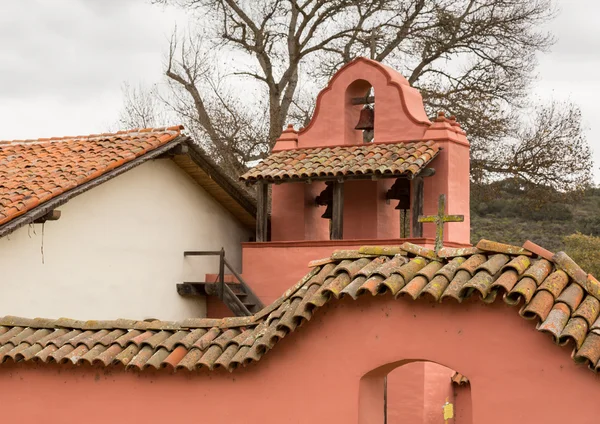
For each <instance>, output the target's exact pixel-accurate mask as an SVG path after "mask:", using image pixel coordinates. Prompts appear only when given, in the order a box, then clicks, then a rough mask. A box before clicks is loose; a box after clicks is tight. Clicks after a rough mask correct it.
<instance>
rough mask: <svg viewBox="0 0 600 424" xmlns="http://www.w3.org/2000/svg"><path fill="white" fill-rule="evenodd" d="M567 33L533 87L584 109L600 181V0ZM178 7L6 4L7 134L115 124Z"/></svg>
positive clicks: (562, 0) (74, 0)
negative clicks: (126, 88)
mask: <svg viewBox="0 0 600 424" xmlns="http://www.w3.org/2000/svg"><path fill="white" fill-rule="evenodd" d="M558 5H559V7H560V9H561V10H560V14H559V16H558V17H557V18H556V19H555V20H554V21H553V22H552V23H551V24H550V25H549V28H550V30H551V31H552V32H553V33H554V34H555V36H556V37H557V39H558V42H557V43H556V45H554V47H553V49H552V52H551V53H549V54H546V55H543V56H540V66H539V68H538V74H539V79H538V82H537V83H536V86H535V87H534V91H535V93H536V94H537V95H539V96H540V97H541V98H555V99H570V100H572V101H574V102H575V103H577V104H579V105H580V106H581V108H582V110H583V119H584V124H585V127H586V129H587V131H586V135H587V138H588V140H589V142H590V144H591V145H592V147H593V148H594V153H595V159H596V166H595V180H596V181H597V182H600V170H599V169H598V168H599V166H600V121H599V120H598V119H593V116H594V115H593V114H594V113H595V109H596V107H597V104H598V99H597V97H600V72H598V69H600V25H598V23H597V15H596V14H595V11H597V10H600V3H598V0H559V1H558ZM186 22H187V16H186V15H185V13H184V12H183V11H181V10H179V9H174V8H163V7H158V6H153V5H151V4H149V2H148V1H144V0H12V1H10V0H1V6H0V51H1V53H2V59H0V140H10V139H22V138H39V137H51V136H63V135H77V134H90V133H95V132H103V131H106V130H107V128H108V127H109V126H114V123H115V122H116V120H117V116H118V113H119V110H120V107H121V104H122V95H121V87H122V85H123V83H124V82H125V81H129V82H131V83H132V84H137V83H138V82H141V83H145V84H148V85H150V84H153V83H156V82H158V81H160V80H161V78H162V73H163V64H164V54H165V51H166V48H167V45H168V39H169V35H170V34H171V32H172V30H173V28H174V26H175V25H176V24H177V25H178V26H179V27H183V26H185V25H186Z"/></svg>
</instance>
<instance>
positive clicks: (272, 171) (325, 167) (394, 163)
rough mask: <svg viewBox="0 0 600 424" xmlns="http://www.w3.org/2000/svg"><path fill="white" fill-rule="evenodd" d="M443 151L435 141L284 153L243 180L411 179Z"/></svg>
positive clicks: (268, 161)
mask: <svg viewBox="0 0 600 424" xmlns="http://www.w3.org/2000/svg"><path fill="white" fill-rule="evenodd" d="M439 150H440V149H439V147H438V145H437V144H436V143H434V142H433V141H427V142H424V141H419V142H415V143H369V144H361V145H352V146H335V147H314V148H302V149H294V150H283V151H280V152H277V153H273V154H272V155H270V156H269V157H267V158H266V159H265V160H264V161H262V162H261V163H259V164H258V165H257V166H256V167H254V168H252V169H251V170H249V171H248V172H246V173H245V174H244V175H242V176H241V177H240V179H241V180H242V181H246V182H247V183H255V182H256V181H258V180H267V181H269V182H273V181H286V180H295V179H309V178H310V179H328V178H329V179H332V178H335V177H339V176H342V177H356V176H369V175H384V176H385V175H388V176H400V175H402V176H407V177H409V178H410V177H414V176H415V175H417V174H418V173H419V172H421V170H423V169H424V168H425V167H426V166H427V164H428V163H429V162H431V160H432V159H433V158H434V157H435V156H436V155H437V154H438V153H439Z"/></svg>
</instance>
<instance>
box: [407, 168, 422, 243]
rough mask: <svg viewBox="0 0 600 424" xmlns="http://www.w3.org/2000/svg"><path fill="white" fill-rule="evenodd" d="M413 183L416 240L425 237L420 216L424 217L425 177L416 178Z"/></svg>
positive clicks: (413, 225) (413, 229)
mask: <svg viewBox="0 0 600 424" xmlns="http://www.w3.org/2000/svg"><path fill="white" fill-rule="evenodd" d="M412 183H413V186H412V191H411V197H412V199H411V202H410V203H411V208H412V211H411V213H412V236H413V237H415V238H416V237H423V224H422V223H421V222H419V216H421V215H423V177H416V178H415V179H414V180H413V182H412Z"/></svg>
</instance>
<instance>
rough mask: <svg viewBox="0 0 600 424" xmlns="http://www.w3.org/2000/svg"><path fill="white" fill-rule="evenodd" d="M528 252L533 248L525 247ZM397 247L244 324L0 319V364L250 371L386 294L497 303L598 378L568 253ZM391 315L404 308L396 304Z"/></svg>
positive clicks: (599, 328) (592, 322)
mask: <svg viewBox="0 0 600 424" xmlns="http://www.w3.org/2000/svg"><path fill="white" fill-rule="evenodd" d="M530 246H532V245H531V244H530ZM441 256H443V257H440V255H436V254H435V252H433V251H431V250H429V249H427V248H423V247H420V246H415V245H412V244H409V243H405V244H403V245H402V246H398V247H390V246H385V247H363V248H361V249H359V250H354V251H338V252H335V253H334V254H333V255H332V256H331V257H330V258H327V259H325V260H320V261H318V263H319V265H317V266H315V267H314V268H313V269H312V270H311V271H310V272H309V273H308V274H307V275H306V276H305V277H304V278H303V279H302V280H301V281H300V282H298V283H297V284H296V285H295V286H293V287H292V288H291V289H289V290H288V291H287V292H286V293H285V294H284V295H283V296H282V297H281V298H279V299H278V300H277V301H275V302H274V303H273V304H271V305H270V306H268V307H266V308H264V309H263V310H262V311H260V312H258V313H257V314H255V315H252V316H249V317H238V318H223V319H206V318H192V319H188V320H184V321H181V322H165V321H153V322H143V321H132V320H116V321H87V322H84V321H75V320H70V319H64V318H63V319H58V320H46V319H25V318H15V317H4V318H1V319H0V362H3V361H5V360H12V361H26V362H27V361H40V362H59V363H67V362H72V363H75V364H83V363H89V364H98V365H102V366H109V365H124V366H126V367H128V368H133V369H139V370H143V369H147V368H156V369H158V368H167V369H171V370H176V369H186V370H190V371H192V370H197V369H199V368H202V367H206V368H208V369H209V370H213V369H215V368H220V367H222V368H226V369H228V370H229V371H233V370H234V369H235V368H237V367H239V366H240V365H244V366H245V365H247V364H249V363H251V362H256V361H258V360H260V359H261V357H262V356H263V355H264V354H265V353H266V352H268V351H269V350H271V349H272V348H273V347H274V346H275V345H276V343H277V342H278V341H279V340H281V339H282V338H283V337H285V336H287V335H289V334H291V333H293V332H294V331H295V329H296V328H298V326H300V325H301V324H303V323H305V322H306V321H308V320H310V319H311V318H312V316H313V315H314V314H315V313H316V312H317V310H318V309H319V308H321V307H323V306H324V305H325V304H327V303H329V302H333V301H335V299H338V298H340V297H344V296H348V297H351V298H353V299H356V298H358V297H359V296H363V295H373V296H375V295H386V296H394V297H396V298H398V297H402V296H404V297H407V298H412V299H416V298H419V297H430V298H432V299H434V300H436V301H440V302H442V301H444V300H446V299H448V298H451V299H455V300H457V301H459V302H461V301H463V300H464V299H465V298H467V297H469V296H474V295H475V296H478V297H479V298H481V299H482V300H483V301H484V302H486V303H491V302H494V301H495V300H496V299H497V298H499V297H500V295H503V296H502V298H503V299H504V302H506V303H507V304H509V305H520V309H519V314H520V315H521V316H522V317H523V318H525V319H531V320H536V321H538V324H537V329H538V331H542V332H544V333H547V334H549V335H551V336H552V338H553V339H554V341H555V342H556V343H559V344H567V343H571V344H572V345H573V347H574V352H573V358H574V359H575V361H576V362H581V363H587V364H588V365H589V367H590V368H591V369H593V370H595V371H598V369H600V318H599V315H600V283H599V282H598V281H597V280H596V279H595V278H593V277H592V276H591V275H587V274H585V272H583V270H581V268H579V267H578V266H577V264H575V262H573V260H571V259H570V258H569V257H568V256H567V255H566V254H564V253H557V254H555V255H553V256H552V258H551V260H548V259H545V258H544V257H540V256H536V255H534V254H533V253H532V252H531V251H529V250H525V249H523V248H519V247H515V246H508V245H504V244H500V243H493V242H488V241H482V242H480V243H479V244H478V245H477V247H476V248H470V249H449V248H447V249H444V251H443V254H442V255H441ZM398 307H408V306H407V305H406V304H399V305H398Z"/></svg>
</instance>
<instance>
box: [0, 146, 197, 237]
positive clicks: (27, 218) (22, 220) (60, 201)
mask: <svg viewBox="0 0 600 424" xmlns="http://www.w3.org/2000/svg"><path fill="white" fill-rule="evenodd" d="M188 140H189V137H187V136H182V135H180V136H177V137H175V138H174V139H173V140H171V141H169V142H167V143H165V144H163V145H162V146H160V147H157V148H156V149H153V150H151V151H149V152H147V153H144V154H143V155H141V156H138V157H137V158H135V159H133V160H131V161H129V162H126V163H124V164H123V165H121V166H119V167H117V168H114V169H112V170H110V171H108V172H106V173H104V174H102V175H100V176H99V177H97V178H94V179H93V180H90V181H87V182H85V183H83V184H80V185H78V186H77V187H75V188H73V189H71V190H69V191H66V192H64V193H62V194H59V195H58V196H56V197H53V198H52V199H50V200H48V201H46V202H44V203H42V204H40V205H38V206H36V207H34V208H33V209H31V210H29V211H27V212H26V213H24V214H23V215H19V216H17V217H15V218H13V219H12V220H10V221H8V222H7V223H5V224H3V225H1V226H0V238H1V237H4V236H6V235H8V234H10V233H12V232H13V231H15V230H17V229H19V228H21V227H23V226H25V225H28V224H31V223H32V222H33V221H35V220H36V219H39V218H41V217H43V216H44V215H46V214H47V213H48V212H50V211H51V210H53V209H56V208H57V207H59V206H62V205H64V204H65V203H67V202H68V201H69V200H70V199H72V198H73V197H75V196H78V195H79V194H81V193H84V192H86V191H88V190H90V189H91V188H94V187H96V186H98V185H100V184H102V183H104V182H106V181H109V180H111V179H113V178H114V177H117V176H119V175H121V174H123V173H125V172H127V171H129V170H131V169H133V168H135V167H137V166H139V165H141V164H143V163H144V162H146V161H148V160H150V159H154V158H156V157H158V156H160V155H162V154H163V153H166V152H168V151H169V150H171V149H172V148H173V147H175V146H177V145H179V144H182V143H184V142H186V141H188Z"/></svg>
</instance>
